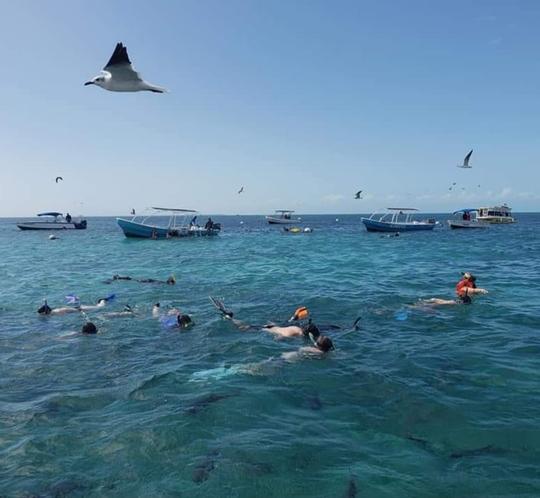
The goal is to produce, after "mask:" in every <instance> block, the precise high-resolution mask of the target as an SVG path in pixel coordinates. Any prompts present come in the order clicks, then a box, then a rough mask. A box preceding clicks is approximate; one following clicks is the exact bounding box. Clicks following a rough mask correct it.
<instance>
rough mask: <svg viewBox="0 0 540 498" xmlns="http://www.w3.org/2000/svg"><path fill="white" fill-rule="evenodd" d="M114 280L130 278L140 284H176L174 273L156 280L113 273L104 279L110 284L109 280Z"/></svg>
mask: <svg viewBox="0 0 540 498" xmlns="http://www.w3.org/2000/svg"><path fill="white" fill-rule="evenodd" d="M116 280H132V281H134V282H139V283H141V284H166V285H175V284H176V278H175V277H174V275H171V276H169V277H168V278H167V280H157V279H155V278H133V277H129V276H122V275H113V278H112V279H107V280H105V283H106V284H110V283H111V282H114V281H116Z"/></svg>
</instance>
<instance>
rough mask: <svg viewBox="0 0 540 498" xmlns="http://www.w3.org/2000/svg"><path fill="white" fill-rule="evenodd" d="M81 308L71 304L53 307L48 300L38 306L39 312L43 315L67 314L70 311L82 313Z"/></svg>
mask: <svg viewBox="0 0 540 498" xmlns="http://www.w3.org/2000/svg"><path fill="white" fill-rule="evenodd" d="M80 311H81V310H80V309H79V308H78V307H77V308H73V307H71V306H64V307H61V308H51V307H50V306H49V305H48V304H47V301H45V302H44V303H43V306H41V307H40V308H38V310H37V312H38V313H39V314H40V315H42V316H49V315H67V314H68V313H80Z"/></svg>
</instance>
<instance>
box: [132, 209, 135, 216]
mask: <svg viewBox="0 0 540 498" xmlns="http://www.w3.org/2000/svg"><path fill="white" fill-rule="evenodd" d="M131 214H132V215H133V216H135V208H132V209H131Z"/></svg>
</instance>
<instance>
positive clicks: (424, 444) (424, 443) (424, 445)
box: [406, 434, 433, 452]
mask: <svg viewBox="0 0 540 498" xmlns="http://www.w3.org/2000/svg"><path fill="white" fill-rule="evenodd" d="M406 438H407V439H408V440H409V441H413V442H415V443H416V444H418V446H420V447H421V448H423V449H425V450H426V451H429V452H432V451H433V447H432V446H431V443H430V442H429V441H428V440H426V439H422V438H421V437H416V436H413V435H412V434H407V436H406Z"/></svg>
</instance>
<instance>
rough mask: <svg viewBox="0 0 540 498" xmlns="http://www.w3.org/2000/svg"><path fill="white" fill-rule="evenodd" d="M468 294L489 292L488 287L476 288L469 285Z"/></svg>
mask: <svg viewBox="0 0 540 498" xmlns="http://www.w3.org/2000/svg"><path fill="white" fill-rule="evenodd" d="M467 293H468V294H487V293H488V291H487V289H482V288H481V287H476V288H475V289H473V288H470V287H468V288H467Z"/></svg>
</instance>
